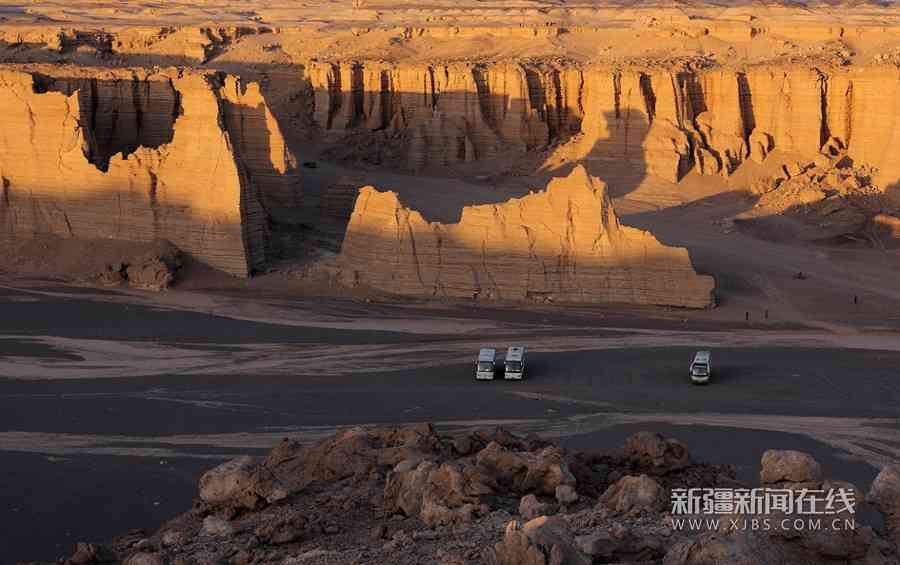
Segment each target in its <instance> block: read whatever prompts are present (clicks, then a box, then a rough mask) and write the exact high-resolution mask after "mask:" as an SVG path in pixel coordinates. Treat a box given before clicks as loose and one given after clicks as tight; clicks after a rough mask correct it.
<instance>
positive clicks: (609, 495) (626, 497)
mask: <svg viewBox="0 0 900 565" xmlns="http://www.w3.org/2000/svg"><path fill="white" fill-rule="evenodd" d="M667 503H668V499H667V493H666V489H664V488H663V487H662V486H661V485H660V484H659V483H658V482H656V481H655V480H653V479H651V478H650V477H648V476H647V475H641V476H639V477H635V476H632V475H626V476H624V477H622V478H621V479H619V481H618V482H617V483H616V484H614V485H611V486H610V487H609V488H608V489H607V490H606V492H604V493H603V495H602V496H601V497H600V504H602V505H603V506H605V507H607V508H609V509H611V510H614V511H616V512H631V511H640V510H651V511H652V510H656V511H659V510H662V509H663V508H665V506H666V504H667Z"/></svg>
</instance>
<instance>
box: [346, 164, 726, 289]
mask: <svg viewBox="0 0 900 565" xmlns="http://www.w3.org/2000/svg"><path fill="white" fill-rule="evenodd" d="M333 268H335V269H336V272H337V276H338V278H339V279H340V280H341V281H342V282H344V283H345V284H349V285H359V284H364V285H369V286H371V287H375V288H378V289H382V290H385V291H389V292H394V293H398V294H413V295H429V296H454V297H465V298H505V299H519V300H521V299H540V300H544V299H547V300H556V301H581V302H628V303H643V304H672V305H677V306H688V307H705V306H708V305H710V304H711V300H712V298H711V291H712V289H713V280H712V278H711V277H708V276H701V275H697V274H696V273H695V272H694V270H693V267H692V266H691V263H690V258H689V257H688V253H687V250H685V249H680V248H673V247H666V246H664V245H662V244H660V243H659V242H658V241H657V240H656V238H654V237H653V235H652V234H650V233H648V232H645V231H642V230H638V229H635V228H630V227H626V226H622V225H620V224H619V220H618V218H617V216H616V213H615V211H614V210H613V207H612V203H611V202H610V199H609V196H608V194H607V191H606V186H605V185H604V184H603V183H602V182H601V181H600V180H598V179H596V178H593V177H590V176H589V175H588V174H587V172H586V171H585V170H584V168H583V167H581V166H579V167H576V168H575V169H574V170H573V172H572V173H571V174H570V175H569V176H568V177H565V178H557V179H554V180H552V181H551V182H550V184H549V185H548V186H547V189H546V190H544V191H541V192H537V193H531V194H529V195H528V196H525V197H523V198H519V199H514V200H510V201H509V202H506V203H504V204H499V205H484V206H471V207H467V208H464V209H463V211H462V218H461V220H460V222H459V223H457V224H440V223H429V222H427V221H425V220H424V219H423V218H422V216H421V215H420V214H419V213H417V212H415V211H414V210H410V209H408V208H406V207H404V206H403V205H402V204H401V203H400V201H399V199H398V197H397V195H396V194H394V193H393V192H379V191H378V190H376V189H375V188H372V187H365V188H363V189H361V190H360V194H359V197H358V198H357V202H356V206H355V208H354V212H353V216H352V217H351V219H350V225H349V226H348V229H347V235H346V237H345V239H344V243H343V247H342V249H341V255H340V257H339V258H338V259H337V261H336V264H335V265H334V266H333Z"/></svg>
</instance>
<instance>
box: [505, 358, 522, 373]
mask: <svg viewBox="0 0 900 565" xmlns="http://www.w3.org/2000/svg"><path fill="white" fill-rule="evenodd" d="M506 370H507V371H511V372H513V373H521V372H522V363H521V361H507V363H506Z"/></svg>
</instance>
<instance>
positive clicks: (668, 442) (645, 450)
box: [625, 432, 691, 474]
mask: <svg viewBox="0 0 900 565" xmlns="http://www.w3.org/2000/svg"><path fill="white" fill-rule="evenodd" d="M625 456H626V457H627V458H629V459H631V460H632V461H634V462H635V463H636V464H638V465H639V466H640V467H642V468H645V469H646V470H647V472H650V473H653V474H665V473H670V472H672V471H678V470H680V469H684V468H685V467H687V466H688V465H690V464H691V457H690V454H689V453H688V449H687V446H685V445H684V444H683V443H681V442H680V441H678V440H676V439H667V438H664V437H663V436H661V435H660V434H657V433H654V432H638V433H636V434H634V435H632V436H631V437H629V438H628V439H627V440H626V441H625Z"/></svg>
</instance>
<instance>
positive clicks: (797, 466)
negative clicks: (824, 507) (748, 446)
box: [759, 449, 822, 485]
mask: <svg viewBox="0 0 900 565" xmlns="http://www.w3.org/2000/svg"><path fill="white" fill-rule="evenodd" d="M759 480H760V482H761V483H762V484H764V485H772V484H778V483H816V482H820V481H821V480H822V467H821V466H820V465H819V463H818V462H817V461H816V460H815V459H813V457H812V456H811V455H809V454H808V453H803V452H802V451H792V450H782V449H770V450H768V451H766V452H765V453H763V456H762V468H761V470H760V472H759Z"/></svg>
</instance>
